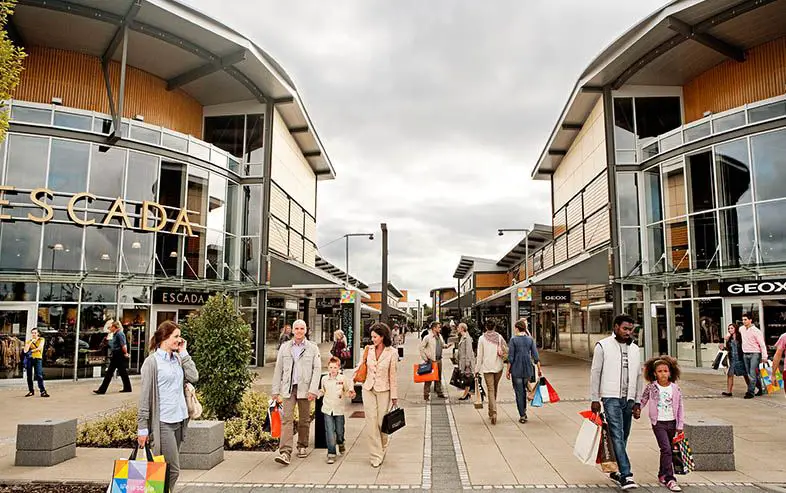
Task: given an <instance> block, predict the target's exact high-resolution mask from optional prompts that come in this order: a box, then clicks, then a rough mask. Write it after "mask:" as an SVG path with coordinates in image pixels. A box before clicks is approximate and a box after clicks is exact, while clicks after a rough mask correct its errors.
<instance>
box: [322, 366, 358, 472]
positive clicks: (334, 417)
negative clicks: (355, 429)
mask: <svg viewBox="0 0 786 493" xmlns="http://www.w3.org/2000/svg"><path fill="white" fill-rule="evenodd" d="M339 368H341V360H340V359H338V358H336V357H335V356H333V357H332V358H330V361H329V362H328V375H327V376H325V377H324V378H323V379H322V385H321V386H320V389H319V395H320V397H322V398H323V399H322V414H324V415H325V438H326V439H327V448H328V455H327V463H328V464H333V463H335V462H336V444H338V450H339V452H341V454H342V455H343V454H344V452H345V448H344V414H345V413H346V400H345V398H346V397H350V398H354V397H355V391H354V387H353V385H352V382H347V381H345V379H344V374H343V373H339Z"/></svg>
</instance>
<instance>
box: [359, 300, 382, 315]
mask: <svg viewBox="0 0 786 493" xmlns="http://www.w3.org/2000/svg"><path fill="white" fill-rule="evenodd" d="M360 311H361V312H366V313H373V314H374V315H382V310H377V309H376V308H374V307H373V306H368V305H367V304H365V303H363V304H361V305H360Z"/></svg>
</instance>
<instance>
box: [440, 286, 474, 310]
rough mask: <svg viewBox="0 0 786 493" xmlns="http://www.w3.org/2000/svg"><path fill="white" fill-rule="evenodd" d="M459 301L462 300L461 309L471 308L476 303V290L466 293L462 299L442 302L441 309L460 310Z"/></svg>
mask: <svg viewBox="0 0 786 493" xmlns="http://www.w3.org/2000/svg"><path fill="white" fill-rule="evenodd" d="M459 299H461V307H462V308H469V307H471V306H472V305H473V303H474V302H475V290H474V289H471V290H469V291H467V292H466V293H464V294H462V295H461V296H460V297H458V296H457V297H455V298H451V299H449V300H447V301H442V302H440V304H439V307H440V308H458V306H459Z"/></svg>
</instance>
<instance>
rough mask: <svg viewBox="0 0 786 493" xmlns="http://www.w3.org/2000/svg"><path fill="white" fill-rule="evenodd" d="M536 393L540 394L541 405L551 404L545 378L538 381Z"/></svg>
mask: <svg viewBox="0 0 786 493" xmlns="http://www.w3.org/2000/svg"><path fill="white" fill-rule="evenodd" d="M538 393H539V394H540V399H541V400H542V401H543V404H548V403H549V402H551V396H550V395H549V388H548V387H547V386H546V377H540V380H538Z"/></svg>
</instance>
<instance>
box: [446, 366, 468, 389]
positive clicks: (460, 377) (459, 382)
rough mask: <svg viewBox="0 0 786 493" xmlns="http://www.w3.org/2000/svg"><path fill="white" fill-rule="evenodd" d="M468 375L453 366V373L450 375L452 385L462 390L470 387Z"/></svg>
mask: <svg viewBox="0 0 786 493" xmlns="http://www.w3.org/2000/svg"><path fill="white" fill-rule="evenodd" d="M467 380H468V377H467V375H465V374H464V372H462V371H461V370H459V369H458V368H453V375H451V376H450V385H452V386H453V387H456V388H459V389H461V390H464V389H466V388H467V387H469V382H468V381H467Z"/></svg>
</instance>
